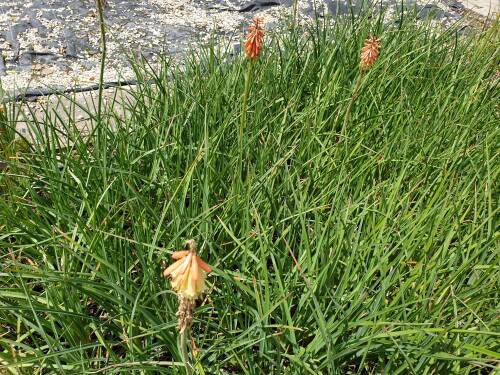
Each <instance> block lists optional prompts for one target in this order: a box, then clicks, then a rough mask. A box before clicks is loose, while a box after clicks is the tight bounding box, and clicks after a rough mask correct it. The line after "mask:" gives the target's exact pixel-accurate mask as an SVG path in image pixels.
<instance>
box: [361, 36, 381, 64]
mask: <svg viewBox="0 0 500 375" xmlns="http://www.w3.org/2000/svg"><path fill="white" fill-rule="evenodd" d="M379 51H380V39H378V38H375V37H373V36H370V37H368V38H367V39H366V40H365V45H364V46H363V48H361V55H360V59H359V66H360V68H361V70H366V69H369V68H370V67H371V66H372V65H373V64H374V63H375V61H376V60H377V58H378V56H379Z"/></svg>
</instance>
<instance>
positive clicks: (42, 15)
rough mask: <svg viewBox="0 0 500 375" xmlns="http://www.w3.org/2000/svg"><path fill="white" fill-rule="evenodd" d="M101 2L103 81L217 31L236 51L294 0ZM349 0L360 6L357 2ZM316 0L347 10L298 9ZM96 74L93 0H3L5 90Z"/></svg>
mask: <svg viewBox="0 0 500 375" xmlns="http://www.w3.org/2000/svg"><path fill="white" fill-rule="evenodd" d="M419 1H420V0H419ZM106 2H107V6H106V9H105V18H106V25H107V34H108V35H107V36H108V51H109V52H108V56H109V58H108V64H107V69H106V72H105V80H106V81H107V82H110V81H118V80H123V79H131V78H132V77H133V72H132V71H131V69H130V66H129V64H128V62H127V59H128V57H130V56H144V57H145V58H146V59H147V60H148V61H149V62H151V63H153V64H154V63H155V62H156V61H157V59H158V57H159V56H160V55H161V54H163V53H166V54H168V55H170V56H173V57H179V56H182V53H183V52H184V51H185V50H186V49H187V48H188V47H189V45H190V44H192V43H198V42H204V41H207V40H208V39H209V38H210V37H211V35H213V33H214V31H215V30H216V31H217V35H218V36H221V37H223V38H226V40H232V48H234V49H235V50H236V51H237V50H238V48H239V40H240V38H241V36H242V34H243V28H244V25H245V24H247V23H248V21H249V20H250V19H251V17H252V16H254V15H256V14H257V15H260V16H263V17H264V19H265V22H266V28H270V29H272V27H273V25H274V24H275V23H276V21H277V20H278V19H279V18H280V17H285V16H286V15H288V14H290V12H291V9H292V7H291V4H292V0H211V1H210V0H106ZM352 3H353V4H354V7H355V9H357V10H359V9H360V7H361V6H362V3H361V2H360V1H357V2H356V1H354V2H352ZM315 4H316V12H319V13H321V14H330V15H332V16H342V15H345V14H348V13H349V7H348V5H347V4H348V3H347V1H344V0H316V1H314V0H298V8H299V15H300V16H301V17H302V18H307V17H312V16H313V15H314V14H315ZM364 4H366V1H365V2H364ZM382 4H384V6H386V7H388V8H389V9H393V11H400V10H399V9H401V4H402V3H401V1H398V0H383V2H382ZM403 5H404V8H405V9H407V10H410V9H415V10H416V11H417V12H418V15H419V17H420V18H426V17H433V18H434V19H436V20H437V21H439V22H442V23H444V24H448V23H450V22H454V21H456V20H458V19H460V18H461V17H462V15H463V13H464V5H463V4H462V3H460V2H459V1H457V0H440V1H439V2H433V3H422V2H419V3H416V2H414V0H404V3H403ZM365 6H366V5H365ZM396 9H397V10H396ZM230 45H231V44H230ZM98 76H99V28H98V18H97V14H96V10H95V1H94V0H0V81H1V86H2V87H3V90H4V91H5V92H6V93H7V95H8V96H10V95H12V94H14V93H19V92H26V91H28V92H32V93H33V92H39V91H40V90H47V89H58V90H61V89H68V88H72V87H86V86H89V85H92V84H95V83H96V82H97V80H98ZM0 95H1V93H0Z"/></svg>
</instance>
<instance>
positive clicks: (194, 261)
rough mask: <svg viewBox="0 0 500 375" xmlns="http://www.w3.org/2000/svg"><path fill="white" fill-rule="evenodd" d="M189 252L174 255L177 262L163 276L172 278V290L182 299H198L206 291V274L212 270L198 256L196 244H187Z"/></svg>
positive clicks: (181, 251)
mask: <svg viewBox="0 0 500 375" xmlns="http://www.w3.org/2000/svg"><path fill="white" fill-rule="evenodd" d="M186 244H187V245H188V247H189V250H180V251H176V252H174V253H173V254H172V258H174V259H177V261H176V262H175V263H174V264H172V265H170V266H169V267H168V268H167V269H166V270H165V271H163V275H164V276H165V277H167V276H170V277H171V284H172V288H173V289H174V290H175V291H176V292H177V293H178V294H179V295H180V296H182V297H184V298H188V299H192V300H194V299H196V298H198V296H199V295H200V294H201V293H203V291H204V290H205V278H206V274H207V273H209V272H211V271H212V269H211V268H210V266H209V265H208V264H206V263H205V262H204V261H202V260H201V258H200V257H199V256H197V255H196V243H195V242H194V241H193V240H189V241H187V243H186Z"/></svg>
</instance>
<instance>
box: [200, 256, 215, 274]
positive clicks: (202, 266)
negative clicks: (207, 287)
mask: <svg viewBox="0 0 500 375" xmlns="http://www.w3.org/2000/svg"><path fill="white" fill-rule="evenodd" d="M196 261H197V262H198V265H199V266H200V267H201V268H202V269H203V271H205V272H206V273H210V272H212V267H210V266H209V265H208V264H206V263H205V262H204V261H202V260H201V258H200V257H199V256H197V257H196Z"/></svg>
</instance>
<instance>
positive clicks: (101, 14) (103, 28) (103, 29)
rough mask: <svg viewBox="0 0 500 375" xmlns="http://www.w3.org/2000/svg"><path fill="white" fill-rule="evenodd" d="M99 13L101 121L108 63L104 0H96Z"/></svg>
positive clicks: (98, 111) (99, 105)
mask: <svg viewBox="0 0 500 375" xmlns="http://www.w3.org/2000/svg"><path fill="white" fill-rule="evenodd" d="M96 3H97V4H96V5H97V13H98V14H99V27H100V31H101V67H100V71H99V98H98V100H99V102H98V104H97V119H98V121H99V122H100V121H101V113H102V91H103V88H104V67H105V64H106V26H105V24H104V9H103V8H104V4H103V0H96Z"/></svg>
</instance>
